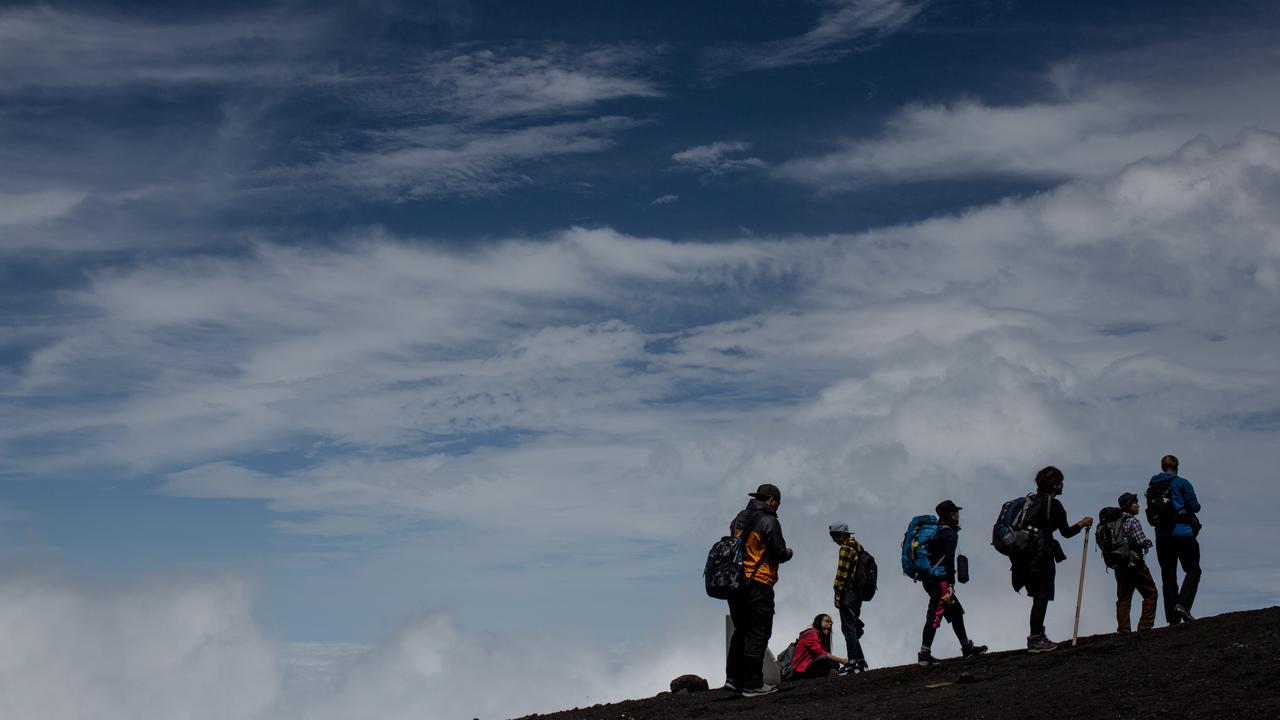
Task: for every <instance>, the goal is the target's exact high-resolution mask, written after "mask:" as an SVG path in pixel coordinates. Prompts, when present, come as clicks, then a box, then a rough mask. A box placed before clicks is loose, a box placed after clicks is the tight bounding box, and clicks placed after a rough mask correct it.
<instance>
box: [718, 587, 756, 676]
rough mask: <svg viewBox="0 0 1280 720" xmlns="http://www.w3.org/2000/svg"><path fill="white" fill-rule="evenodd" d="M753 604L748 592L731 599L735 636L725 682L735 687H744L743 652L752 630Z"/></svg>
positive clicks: (725, 668)
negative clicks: (748, 634)
mask: <svg viewBox="0 0 1280 720" xmlns="http://www.w3.org/2000/svg"><path fill="white" fill-rule="evenodd" d="M750 611H751V603H750V601H749V600H748V598H747V594H746V591H743V592H742V593H740V594H738V595H733V596H731V597H730V598H729V617H730V619H732V620H733V634H732V635H731V636H730V637H729V652H728V653H727V654H726V656H725V661H724V677H725V682H726V683H727V684H729V685H732V686H734V687H738V688H741V687H742V680H743V676H742V672H743V652H742V651H743V650H744V649H745V647H746V638H747V631H748V630H750V629H751V612H750Z"/></svg>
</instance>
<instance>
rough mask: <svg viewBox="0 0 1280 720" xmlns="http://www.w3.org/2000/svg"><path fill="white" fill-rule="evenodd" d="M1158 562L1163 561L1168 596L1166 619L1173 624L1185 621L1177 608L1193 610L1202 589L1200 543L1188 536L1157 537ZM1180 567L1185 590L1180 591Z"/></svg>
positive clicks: (1163, 587)
mask: <svg viewBox="0 0 1280 720" xmlns="http://www.w3.org/2000/svg"><path fill="white" fill-rule="evenodd" d="M1156 559H1157V560H1159V561H1160V590H1161V592H1162V593H1164V619H1165V620H1166V621H1167V622H1168V623H1169V624H1170V625H1176V624H1178V623H1180V622H1182V618H1180V617H1178V615H1177V614H1176V613H1174V612H1173V606H1174V605H1181V606H1182V607H1184V608H1186V609H1187V610H1191V605H1192V604H1193V603H1194V602H1195V601H1196V590H1198V589H1199V588H1200V541H1198V540H1196V539H1195V537H1193V536H1190V535H1187V536H1183V535H1170V536H1167V537H1157V538H1156ZM1178 565H1182V573H1183V576H1184V577H1183V578H1182V588H1181V589H1179V588H1178Z"/></svg>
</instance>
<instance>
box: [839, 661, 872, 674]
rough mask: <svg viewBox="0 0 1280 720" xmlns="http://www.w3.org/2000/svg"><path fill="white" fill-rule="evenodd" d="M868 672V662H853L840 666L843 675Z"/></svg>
mask: <svg viewBox="0 0 1280 720" xmlns="http://www.w3.org/2000/svg"><path fill="white" fill-rule="evenodd" d="M866 671H867V661H866V660H852V661H850V662H847V663H845V664H844V665H841V666H840V674H841V675H853V674H854V673H861V672H866Z"/></svg>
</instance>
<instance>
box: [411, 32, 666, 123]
mask: <svg viewBox="0 0 1280 720" xmlns="http://www.w3.org/2000/svg"><path fill="white" fill-rule="evenodd" d="M649 58H650V53H649V52H645V51H641V50H640V49H636V48H627V47H599V48H595V49H589V50H579V51H571V50H570V49H569V48H566V47H563V46H550V47H547V48H543V49H541V50H540V51H539V52H538V53H536V54H527V55H518V54H502V53H499V52H495V51H493V50H481V51H477V52H471V53H460V54H456V55H450V56H448V57H445V58H441V59H439V60H436V61H434V62H432V63H430V64H428V65H427V66H426V67H425V68H424V69H423V70H422V72H421V76H422V81H423V82H424V83H426V84H427V85H428V86H430V87H432V88H434V89H435V90H436V91H437V92H440V93H442V94H443V98H444V102H445V103H446V104H447V106H449V107H450V111H451V112H453V113H456V114H460V115H464V116H466V117H468V118H471V119H491V118H504V117H517V116H528V115H538V114H546V113H562V112H570V111H575V110H581V109H586V108H590V107H591V106H593V105H597V104H599V103H602V102H605V101H608V100H615V99H619V98H625V97H648V98H655V97H660V96H661V94H662V93H661V92H660V91H659V89H658V87H657V85H656V84H654V83H653V82H652V81H650V80H647V79H644V78H641V77H636V76H635V72H636V69H637V68H638V67H639V66H641V64H642V62H644V61H646V60H648V59H649Z"/></svg>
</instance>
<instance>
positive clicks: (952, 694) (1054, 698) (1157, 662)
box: [529, 607, 1280, 720]
mask: <svg viewBox="0 0 1280 720" xmlns="http://www.w3.org/2000/svg"><path fill="white" fill-rule="evenodd" d="M719 680H720V678H713V679H712V681H713V682H717V681H719ZM529 717H531V718H532V717H538V718H547V719H548V720H550V719H555V720H676V719H677V718H679V719H680V720H684V719H686V718H703V719H706V720H720V719H721V718H723V719H726V720H757V719H759V720H766V719H767V720H826V719H828V718H859V719H860V720H861V719H866V720H871V719H872V718H920V719H926V718H948V719H951V718H1017V719H1020V720H1021V719H1024V718H1055V719H1057V718H1061V719H1067V718H1158V719H1161V720H1163V719H1166V718H1250V719H1251V720H1252V719H1254V718H1280V607H1272V608H1267V609H1265V610H1253V611H1249V612H1237V613H1229V614H1225V615H1219V616H1216V617H1210V618H1201V619H1199V620H1197V621H1196V622H1195V623H1192V624H1189V625H1182V626H1177V627H1171V628H1157V629H1155V630H1152V631H1149V632H1146V633H1141V634H1133V635H1128V636H1122V635H1114V634H1113V635H1097V636H1093V637H1087V638H1081V640H1080V645H1079V646H1078V647H1076V648H1071V647H1070V645H1069V644H1068V645H1066V646H1064V647H1062V648H1060V649H1059V650H1057V651H1056V652H1052V653H1047V654H1043V655H1027V654H1026V652H1024V651H1011V652H1002V653H994V654H991V655H988V656H985V657H982V658H975V659H972V660H960V659H955V660H949V661H946V662H943V663H942V664H940V665H937V666H934V667H929V668H922V667H916V666H914V665H910V666H902V667H891V668H883V669H879V670H873V671H871V672H868V673H865V674H862V675H855V676H848V677H839V678H830V679H824V680H806V681H800V682H793V683H784V684H783V686H782V690H781V691H780V692H778V693H775V694H773V695H769V696H765V697H759V698H749V699H747V698H740V697H738V696H736V695H732V694H730V693H728V692H725V691H722V690H710V691H706V692H699V693H692V694H683V693H682V694H675V695H673V694H671V693H662V694H660V695H658V696H656V697H652V698H646V699H643V700H628V701H626V702H620V703H614V704H611V705H596V706H594V707H589V708H575V709H573V710H567V711H563V712H558V713H552V714H549V715H539V716H529Z"/></svg>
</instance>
